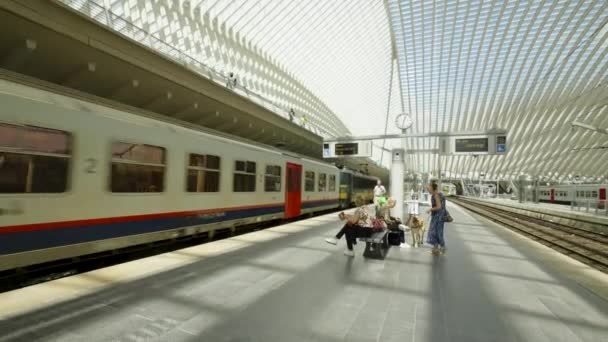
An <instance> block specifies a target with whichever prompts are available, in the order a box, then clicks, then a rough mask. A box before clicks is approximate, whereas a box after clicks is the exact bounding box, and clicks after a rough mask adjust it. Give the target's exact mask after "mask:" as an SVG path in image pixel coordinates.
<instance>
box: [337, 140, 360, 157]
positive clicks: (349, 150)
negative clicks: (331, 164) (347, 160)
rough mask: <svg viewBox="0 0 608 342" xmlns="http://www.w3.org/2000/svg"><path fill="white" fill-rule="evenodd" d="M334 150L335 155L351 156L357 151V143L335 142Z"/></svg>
mask: <svg viewBox="0 0 608 342" xmlns="http://www.w3.org/2000/svg"><path fill="white" fill-rule="evenodd" d="M334 151H335V152H336V156H351V155H355V154H358V153H359V143H337V144H336V145H335V148H334Z"/></svg>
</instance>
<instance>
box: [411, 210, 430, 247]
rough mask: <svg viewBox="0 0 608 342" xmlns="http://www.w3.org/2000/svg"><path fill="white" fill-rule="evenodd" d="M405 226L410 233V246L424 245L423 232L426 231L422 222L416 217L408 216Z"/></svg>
mask: <svg viewBox="0 0 608 342" xmlns="http://www.w3.org/2000/svg"><path fill="white" fill-rule="evenodd" d="M407 225H408V227H410V232H411V233H412V246H413V247H420V246H422V244H424V232H425V231H426V227H425V224H424V220H423V219H422V218H420V217H418V216H416V215H410V217H409V218H408V220H407Z"/></svg>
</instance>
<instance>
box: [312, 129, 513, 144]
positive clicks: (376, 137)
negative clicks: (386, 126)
mask: <svg viewBox="0 0 608 342" xmlns="http://www.w3.org/2000/svg"><path fill="white" fill-rule="evenodd" d="M489 134H492V135H496V134H507V131H506V130H488V131H477V132H435V133H418V134H409V133H402V134H386V135H359V136H344V137H335V138H326V139H324V140H323V142H339V141H352V140H358V141H361V140H382V139H405V138H429V137H461V136H468V135H489Z"/></svg>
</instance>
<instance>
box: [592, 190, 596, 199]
mask: <svg viewBox="0 0 608 342" xmlns="http://www.w3.org/2000/svg"><path fill="white" fill-rule="evenodd" d="M591 197H592V198H597V191H595V190H594V191H591Z"/></svg>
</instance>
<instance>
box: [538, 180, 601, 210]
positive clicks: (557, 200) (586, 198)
mask: <svg viewBox="0 0 608 342" xmlns="http://www.w3.org/2000/svg"><path fill="white" fill-rule="evenodd" d="M606 189H608V184H577V185H573V184H565V185H550V186H539V187H538V200H539V201H540V202H546V203H554V204H567V205H570V204H571V203H572V200H573V199H574V201H575V202H576V203H578V204H580V205H586V204H587V202H590V204H591V205H592V206H594V205H596V204H597V206H598V208H600V209H603V208H604V206H605V205H606Z"/></svg>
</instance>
